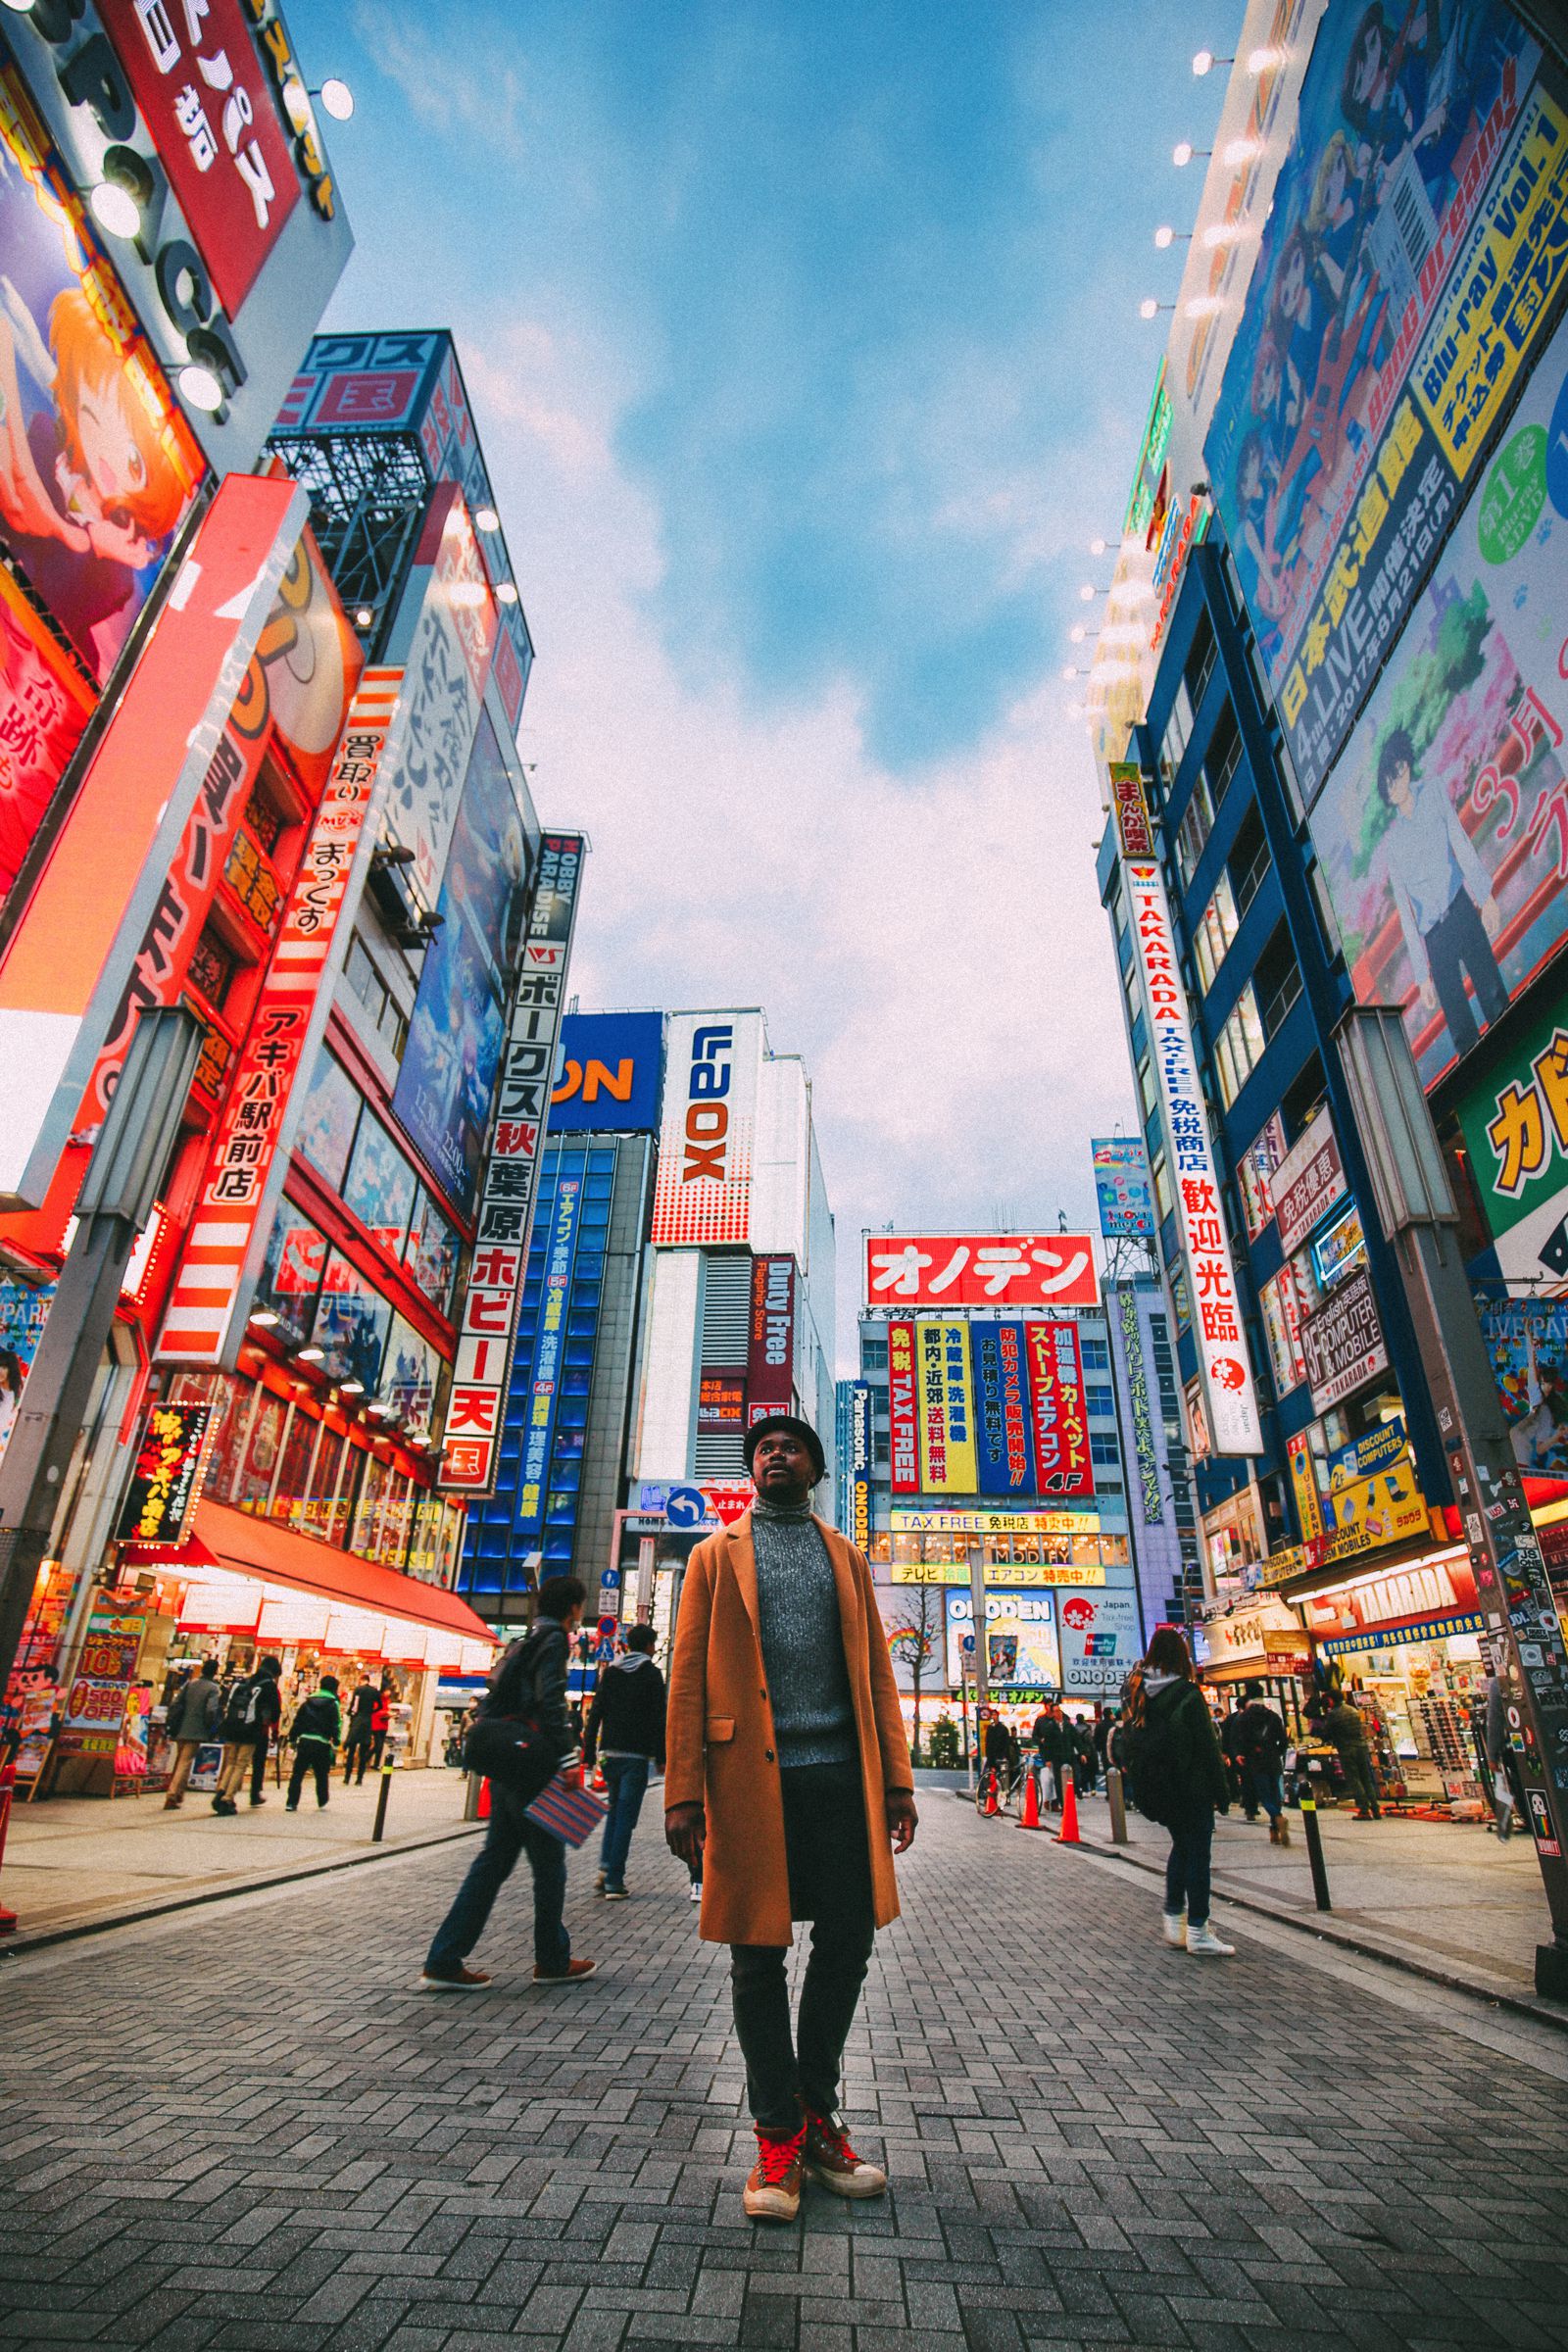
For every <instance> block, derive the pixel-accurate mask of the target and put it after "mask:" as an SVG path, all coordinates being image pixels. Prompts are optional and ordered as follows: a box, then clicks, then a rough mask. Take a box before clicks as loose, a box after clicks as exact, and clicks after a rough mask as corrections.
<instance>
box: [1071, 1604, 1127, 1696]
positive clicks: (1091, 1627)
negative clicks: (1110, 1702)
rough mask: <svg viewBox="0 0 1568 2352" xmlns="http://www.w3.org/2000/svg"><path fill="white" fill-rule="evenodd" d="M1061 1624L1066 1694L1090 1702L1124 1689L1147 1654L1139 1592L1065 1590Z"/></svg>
mask: <svg viewBox="0 0 1568 2352" xmlns="http://www.w3.org/2000/svg"><path fill="white" fill-rule="evenodd" d="M1056 1622H1057V1624H1058V1626H1059V1627H1060V1630H1061V1687H1062V1689H1063V1691H1066V1692H1068V1693H1069V1695H1070V1694H1072V1693H1074V1692H1076V1693H1078V1694H1079V1695H1080V1696H1082V1697H1086V1698H1088V1697H1104V1696H1107V1695H1108V1694H1109V1693H1111V1692H1113V1691H1119V1690H1120V1689H1121V1687H1122V1684H1123V1683H1124V1682H1125V1681H1126V1680H1127V1677H1128V1675H1129V1674H1131V1672H1132V1670H1133V1668H1134V1667H1135V1666H1136V1665H1137V1663H1138V1661H1139V1659H1140V1658H1141V1657H1142V1655H1143V1649H1144V1644H1143V1637H1142V1633H1141V1631H1140V1628H1139V1623H1138V1595H1137V1594H1136V1593H1132V1592H1129V1591H1126V1590H1120V1591H1117V1592H1114V1593H1107V1592H1094V1593H1081V1592H1080V1593H1062V1594H1061V1595H1060V1596H1059V1598H1058V1599H1057V1602H1056Z"/></svg>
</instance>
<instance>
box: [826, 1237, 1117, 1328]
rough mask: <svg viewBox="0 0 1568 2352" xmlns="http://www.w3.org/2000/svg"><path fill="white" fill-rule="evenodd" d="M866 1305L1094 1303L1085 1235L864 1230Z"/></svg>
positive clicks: (901, 1308)
mask: <svg viewBox="0 0 1568 2352" xmlns="http://www.w3.org/2000/svg"><path fill="white" fill-rule="evenodd" d="M865 1302H866V1304H867V1306H890V1307H894V1308H896V1309H897V1310H898V1312H899V1313H900V1314H904V1313H906V1312H911V1313H912V1312H913V1310H914V1309H915V1308H917V1307H920V1308H930V1309H932V1310H933V1311H935V1312H938V1313H941V1312H945V1311H946V1310H947V1309H948V1308H949V1307H955V1306H997V1305H999V1304H1000V1305H1002V1306H1005V1307H1009V1308H1012V1307H1029V1306H1097V1305H1098V1304H1099V1302H1100V1289H1099V1285H1098V1283H1097V1281H1096V1279H1095V1253H1094V1250H1093V1248H1092V1247H1091V1245H1090V1240H1089V1236H1088V1234H1087V1233H1008V1234H998V1233H924V1234H907V1233H899V1234H886V1233H873V1234H868V1235H867V1237H866V1244H865Z"/></svg>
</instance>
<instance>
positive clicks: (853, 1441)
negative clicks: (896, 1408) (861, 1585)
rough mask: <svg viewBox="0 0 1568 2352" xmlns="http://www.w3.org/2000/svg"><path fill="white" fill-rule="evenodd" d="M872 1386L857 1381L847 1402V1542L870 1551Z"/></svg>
mask: <svg viewBox="0 0 1568 2352" xmlns="http://www.w3.org/2000/svg"><path fill="white" fill-rule="evenodd" d="M871 1436H872V1433H871V1386H870V1383H869V1381H864V1380H858V1381H857V1382H856V1384H855V1389H854V1394H853V1395H852V1397H851V1399H850V1542H851V1543H852V1544H854V1545H855V1547H856V1549H857V1550H858V1551H861V1552H868V1551H869V1550H870V1548H871V1450H872V1447H871Z"/></svg>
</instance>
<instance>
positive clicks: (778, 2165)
mask: <svg viewBox="0 0 1568 2352" xmlns="http://www.w3.org/2000/svg"><path fill="white" fill-rule="evenodd" d="M805 2138H806V2126H805V2125H804V2124H803V2125H802V2126H801V2129H800V2130H799V2131H796V2132H793V2133H792V2134H791V2136H790V2137H789V2138H788V2139H772V2138H767V2139H764V2138H763V2136H762V2134H761V2132H760V2131H759V2133H758V2134H757V2161H758V2167H759V2170H760V2173H761V2176H762V2186H763V2187H764V2188H776V2187H777V2185H778V2183H779V2182H780V2181H781V2180H783V2179H784V2177H785V2175H786V2174H787V2173H788V2171H789V2169H790V2167H791V2165H792V2164H798V2163H799V2162H800V2155H801V2146H802V2143H803V2141H804V2140H805Z"/></svg>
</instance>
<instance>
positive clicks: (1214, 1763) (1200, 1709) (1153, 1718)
mask: <svg viewBox="0 0 1568 2352" xmlns="http://www.w3.org/2000/svg"><path fill="white" fill-rule="evenodd" d="M1129 1696H1130V1698H1131V1699H1132V1704H1131V1705H1130V1706H1129V1708H1128V1717H1129V1727H1128V1733H1127V1742H1128V1746H1129V1749H1130V1752H1131V1761H1132V1781H1133V1795H1134V1799H1135V1801H1136V1803H1137V1806H1138V1810H1139V1811H1140V1813H1144V1814H1147V1815H1148V1817H1149V1819H1150V1820H1151V1821H1157V1822H1160V1823H1162V1824H1163V1825H1164V1827H1165V1828H1166V1829H1168V1830H1169V1832H1170V1858H1169V1860H1168V1861H1167V1863H1166V1865H1165V1941H1166V1942H1167V1943H1170V1944H1175V1945H1176V1946H1177V1947H1178V1948H1183V1947H1184V1948H1185V1949H1186V1950H1188V1951H1189V1952H1199V1953H1201V1954H1203V1955H1204V1956H1205V1957H1207V1958H1228V1957H1229V1956H1230V1954H1231V1953H1232V1952H1234V1950H1235V1948H1236V1947H1235V1945H1234V1944H1230V1943H1221V1941H1220V1939H1219V1937H1218V1936H1216V1935H1215V1933H1214V1930H1213V1928H1212V1926H1211V1924H1210V1922H1209V1916H1208V1908H1209V1855H1210V1850H1211V1848H1212V1846H1213V1842H1214V1816H1215V1814H1216V1813H1228V1812H1229V1810H1230V1784H1229V1779H1228V1777H1227V1774H1226V1771H1225V1758H1224V1756H1223V1755H1222V1754H1221V1752H1220V1744H1219V1736H1218V1734H1217V1733H1216V1732H1215V1729H1214V1718H1213V1717H1212V1715H1210V1713H1209V1711H1208V1701H1207V1700H1206V1699H1205V1698H1204V1696H1203V1693H1202V1691H1201V1690H1200V1689H1199V1688H1198V1683H1197V1680H1196V1678H1195V1676H1194V1673H1193V1661H1192V1656H1191V1653H1190V1652H1189V1650H1188V1647H1187V1643H1186V1642H1185V1641H1184V1640H1183V1638H1182V1636H1181V1635H1180V1634H1179V1633H1178V1632H1177V1631H1176V1628H1175V1627H1174V1626H1172V1625H1162V1626H1161V1627H1160V1629H1159V1631H1158V1632H1157V1633H1156V1634H1155V1636H1154V1638H1153V1640H1152V1642H1150V1644H1149V1654H1148V1656H1147V1657H1146V1658H1145V1660H1144V1662H1143V1665H1142V1666H1141V1667H1140V1669H1139V1671H1138V1675H1137V1678H1136V1690H1135V1691H1130V1692H1129Z"/></svg>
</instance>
